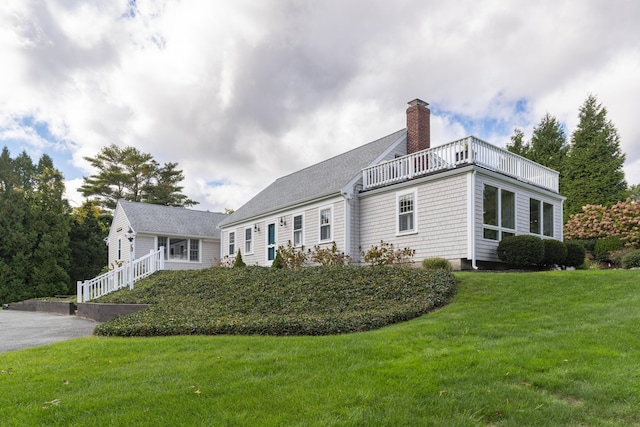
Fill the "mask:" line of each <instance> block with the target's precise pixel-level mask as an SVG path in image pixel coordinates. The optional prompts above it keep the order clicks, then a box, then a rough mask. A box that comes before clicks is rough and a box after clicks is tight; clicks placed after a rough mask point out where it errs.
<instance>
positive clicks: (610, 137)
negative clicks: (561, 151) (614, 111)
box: [564, 95, 627, 221]
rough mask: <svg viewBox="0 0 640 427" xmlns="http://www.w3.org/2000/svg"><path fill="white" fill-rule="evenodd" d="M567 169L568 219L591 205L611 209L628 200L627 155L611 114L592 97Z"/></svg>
mask: <svg viewBox="0 0 640 427" xmlns="http://www.w3.org/2000/svg"><path fill="white" fill-rule="evenodd" d="M578 117H579V122H578V126H577V128H576V130H575V131H574V132H573V134H572V136H571V145H570V147H569V157H568V159H567V167H566V172H567V175H566V183H565V189H564V191H565V193H564V195H565V196H566V197H567V201H566V202H565V209H564V219H565V221H566V220H567V219H568V218H569V216H570V215H572V214H574V213H578V212H581V210H582V206H584V205H587V204H595V205H605V206H611V205H613V204H614V203H616V202H617V201H619V200H624V199H625V198H626V196H627V183H626V182H625V179H624V171H623V170H622V165H623V164H624V160H625V155H624V153H623V152H622V150H621V149H620V137H619V135H618V131H617V129H616V127H615V126H614V124H613V123H612V122H611V121H610V120H609V119H608V118H607V110H606V108H605V107H603V106H602V104H600V103H599V102H598V100H597V99H596V97H595V96H593V95H590V96H589V97H588V98H587V99H586V101H585V102H584V104H583V106H582V107H581V108H580V113H579V116H578Z"/></svg>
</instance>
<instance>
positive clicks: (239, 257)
mask: <svg viewBox="0 0 640 427" xmlns="http://www.w3.org/2000/svg"><path fill="white" fill-rule="evenodd" d="M246 266H247V264H245V263H244V261H243V260H242V254H241V253H240V249H238V255H236V261H235V262H234V263H233V267H234V268H242V267H246Z"/></svg>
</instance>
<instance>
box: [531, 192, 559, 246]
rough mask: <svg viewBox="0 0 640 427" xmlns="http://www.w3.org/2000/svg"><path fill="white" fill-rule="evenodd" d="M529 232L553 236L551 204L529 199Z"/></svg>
mask: <svg viewBox="0 0 640 427" xmlns="http://www.w3.org/2000/svg"><path fill="white" fill-rule="evenodd" d="M529 233H532V234H542V235H543V236H547V237H553V205H552V204H551V203H546V202H542V201H540V200H536V199H529Z"/></svg>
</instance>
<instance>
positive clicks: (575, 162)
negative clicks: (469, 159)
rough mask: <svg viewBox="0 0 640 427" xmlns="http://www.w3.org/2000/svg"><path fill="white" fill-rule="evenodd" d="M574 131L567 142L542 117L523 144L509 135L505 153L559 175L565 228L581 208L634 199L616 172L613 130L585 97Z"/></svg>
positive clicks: (619, 162)
mask: <svg viewBox="0 0 640 427" xmlns="http://www.w3.org/2000/svg"><path fill="white" fill-rule="evenodd" d="M578 119H579V120H578V126H577V127H576V129H575V130H574V131H573V133H572V134H571V139H570V142H569V141H568V140H567V135H566V134H565V131H564V128H563V126H562V124H561V123H560V122H559V121H558V120H557V119H556V118H555V117H554V116H552V115H551V114H549V113H547V114H545V115H544V116H543V117H542V119H541V120H540V123H539V124H538V125H537V126H536V127H534V129H533V134H532V136H531V139H530V140H529V141H525V138H524V132H523V131H522V130H521V129H517V128H516V129H515V131H514V134H513V136H512V137H511V142H510V143H509V144H507V149H508V150H509V151H511V152H513V153H516V154H519V155H521V156H523V157H526V158H528V159H530V160H533V161H534V162H537V163H540V164H541V165H544V166H547V167H549V168H551V169H554V170H556V171H558V172H560V194H562V195H563V196H565V197H566V198H567V200H566V201H565V203H564V217H563V221H564V222H566V221H567V220H568V219H569V217H570V216H571V215H574V214H577V213H580V212H581V211H582V207H583V206H585V205H603V206H612V205H613V204H615V203H616V202H618V201H621V200H625V199H626V198H627V197H631V198H634V197H635V198H636V199H637V196H638V194H637V193H638V185H637V184H636V185H635V186H631V187H630V188H627V182H626V180H625V177H624V171H623V169H622V166H623V165H624V161H625V154H624V153H623V152H622V149H621V148H620V136H619V134H618V130H617V129H616V127H615V125H614V124H613V122H612V121H611V120H609V119H608V117H607V109H606V108H605V107H604V106H603V105H602V104H601V103H600V102H598V99H597V98H596V97H595V96H594V95H590V96H588V97H587V99H586V100H585V102H584V104H583V105H582V106H581V107H580V110H579V113H578Z"/></svg>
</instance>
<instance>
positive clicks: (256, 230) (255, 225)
mask: <svg viewBox="0 0 640 427" xmlns="http://www.w3.org/2000/svg"><path fill="white" fill-rule="evenodd" d="M253 231H255V232H256V233H257V232H258V231H260V227H258V224H253Z"/></svg>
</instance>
